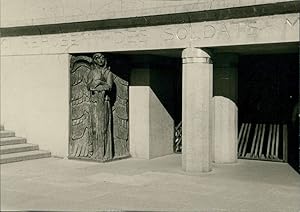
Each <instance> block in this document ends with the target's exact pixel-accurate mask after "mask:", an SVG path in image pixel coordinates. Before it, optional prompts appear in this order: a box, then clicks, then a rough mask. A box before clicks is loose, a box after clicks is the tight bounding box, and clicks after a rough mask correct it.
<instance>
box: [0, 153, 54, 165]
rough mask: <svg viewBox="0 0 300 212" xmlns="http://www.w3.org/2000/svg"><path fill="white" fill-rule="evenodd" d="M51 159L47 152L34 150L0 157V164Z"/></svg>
mask: <svg viewBox="0 0 300 212" xmlns="http://www.w3.org/2000/svg"><path fill="white" fill-rule="evenodd" d="M47 157H51V153H50V152H48V151H41V150H34V151H28V152H18V153H11V154H4V155H0V164H5V163H12V162H18V161H24V160H33V159H39V158H47Z"/></svg>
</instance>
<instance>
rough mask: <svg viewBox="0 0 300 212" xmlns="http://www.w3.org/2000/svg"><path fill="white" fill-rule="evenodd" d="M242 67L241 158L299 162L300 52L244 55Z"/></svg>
mask: <svg viewBox="0 0 300 212" xmlns="http://www.w3.org/2000/svg"><path fill="white" fill-rule="evenodd" d="M238 70H239V71H238V73H239V86H238V93H239V94H238V106H239V149H238V154H239V157H240V158H248V159H260V160H271V161H284V162H289V163H290V164H291V165H293V164H295V163H297V162H296V161H295V160H298V153H297V150H298V142H297V135H296V134H295V131H294V129H295V124H296V123H293V121H292V120H293V117H292V116H293V110H294V108H295V106H296V105H297V102H298V99H299V65H298V54H289V53H285V54H264V55H243V56H240V58H239V69H238Z"/></svg>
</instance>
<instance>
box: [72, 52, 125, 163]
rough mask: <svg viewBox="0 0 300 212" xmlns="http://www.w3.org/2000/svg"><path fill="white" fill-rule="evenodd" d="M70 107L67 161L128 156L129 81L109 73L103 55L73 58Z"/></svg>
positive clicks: (103, 159)
mask: <svg viewBox="0 0 300 212" xmlns="http://www.w3.org/2000/svg"><path fill="white" fill-rule="evenodd" d="M121 71H122V70H121ZM70 104H71V108H70V109H71V111H70V112H71V127H70V133H71V134H70V148H69V158H82V159H89V160H97V161H109V160H112V159H114V158H121V157H126V156H129V145H128V131H129V129H128V79H127V78H126V77H125V79H124V77H123V78H120V77H119V76H117V75H116V74H115V73H112V72H111V70H110V67H108V65H107V60H106V58H105V57H104V55H103V54H101V53H96V54H94V55H93V56H92V58H91V57H88V56H76V57H75V56H72V58H71V102H70Z"/></svg>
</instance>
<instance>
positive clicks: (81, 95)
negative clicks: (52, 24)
mask: <svg viewBox="0 0 300 212" xmlns="http://www.w3.org/2000/svg"><path fill="white" fill-rule="evenodd" d="M91 61H92V59H91V58H90V57H87V56H77V57H75V56H72V58H71V64H70V83H71V90H70V110H71V111H70V114H71V118H70V122H71V123H70V148H69V156H71V157H87V156H89V154H90V146H91V144H90V143H89V128H90V114H89V102H90V100H89V98H90V97H89V91H88V90H87V75H88V73H89V72H90V63H91Z"/></svg>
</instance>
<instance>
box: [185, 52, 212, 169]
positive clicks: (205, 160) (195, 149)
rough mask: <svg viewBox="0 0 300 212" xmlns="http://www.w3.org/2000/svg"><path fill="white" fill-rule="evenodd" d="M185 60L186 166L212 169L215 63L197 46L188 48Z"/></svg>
mask: <svg viewBox="0 0 300 212" xmlns="http://www.w3.org/2000/svg"><path fill="white" fill-rule="evenodd" d="M182 62H183V70H182V148H183V149H182V168H183V170H184V171H188V172H209V171H211V134H210V101H211V98H212V69H213V66H212V64H211V60H210V56H209V55H208V54H207V53H206V52H205V51H203V50H201V49H197V48H187V49H184V50H183V52H182Z"/></svg>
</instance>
